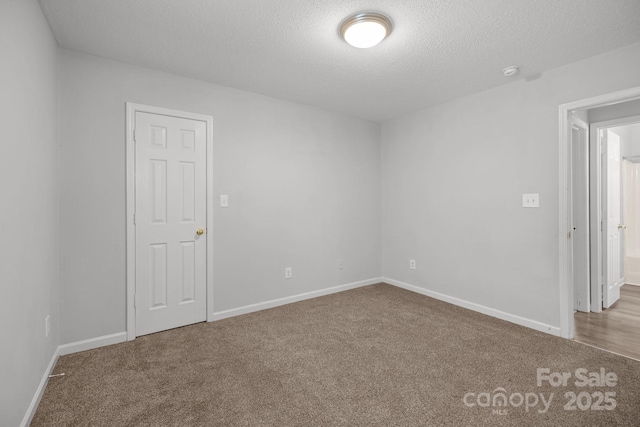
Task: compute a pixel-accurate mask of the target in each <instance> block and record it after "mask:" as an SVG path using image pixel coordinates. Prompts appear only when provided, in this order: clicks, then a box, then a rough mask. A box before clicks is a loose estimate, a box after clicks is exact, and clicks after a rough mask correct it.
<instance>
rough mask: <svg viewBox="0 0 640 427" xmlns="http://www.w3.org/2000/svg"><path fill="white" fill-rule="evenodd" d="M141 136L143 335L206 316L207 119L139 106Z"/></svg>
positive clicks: (138, 205)
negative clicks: (162, 113) (195, 118)
mask: <svg viewBox="0 0 640 427" xmlns="http://www.w3.org/2000/svg"><path fill="white" fill-rule="evenodd" d="M134 141H135V180H136V195H135V199H136V201H135V211H136V212H135V230H136V231H135V236H136V261H135V263H136V267H135V275H136V278H135V280H136V288H135V289H136V290H135V310H136V328H135V329H136V336H140V335H145V334H150V333H153V332H158V331H162V330H166V329H171V328H176V327H179V326H184V325H188V324H191V323H196V322H201V321H204V320H206V256H207V255H206V247H207V245H206V239H207V234H206V231H205V227H206V123H205V122H202V121H197V120H189V119H184V118H179V117H172V116H165V115H160V114H150V113H142V112H136V115H135V131H134ZM199 233H201V234H199Z"/></svg>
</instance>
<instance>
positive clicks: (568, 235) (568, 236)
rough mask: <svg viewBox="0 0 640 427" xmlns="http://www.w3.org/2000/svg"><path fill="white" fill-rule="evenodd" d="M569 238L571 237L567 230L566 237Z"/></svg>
mask: <svg viewBox="0 0 640 427" xmlns="http://www.w3.org/2000/svg"><path fill="white" fill-rule="evenodd" d="M570 238H571V232H570V231H567V239H570Z"/></svg>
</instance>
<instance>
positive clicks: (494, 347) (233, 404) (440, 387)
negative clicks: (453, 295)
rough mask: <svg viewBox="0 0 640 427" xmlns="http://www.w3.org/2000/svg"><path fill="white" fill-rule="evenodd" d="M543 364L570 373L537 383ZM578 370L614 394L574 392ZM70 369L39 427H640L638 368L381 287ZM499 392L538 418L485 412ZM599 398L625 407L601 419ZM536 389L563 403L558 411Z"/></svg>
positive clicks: (85, 356) (53, 390)
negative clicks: (592, 374) (608, 379)
mask: <svg viewBox="0 0 640 427" xmlns="http://www.w3.org/2000/svg"><path fill="white" fill-rule="evenodd" d="M537 368H549V369H550V370H551V372H565V371H566V372H571V373H572V377H571V378H570V379H569V380H568V384H567V386H565V387H563V386H559V387H556V388H554V387H551V386H549V385H548V384H546V383H545V385H544V386H542V387H538V386H537V384H536V369H537ZM579 368H585V369H587V370H588V371H598V372H599V371H600V368H604V369H605V370H606V371H607V372H609V371H611V372H614V373H615V374H617V377H618V381H617V385H616V386H612V387H606V386H605V387H592V388H589V387H586V386H585V387H577V386H576V385H575V384H574V382H575V381H576V378H575V376H574V372H575V370H576V369H579ZM62 372H64V373H65V374H66V375H65V376H63V377H55V378H51V380H50V381H49V385H48V387H47V389H46V391H45V394H44V397H43V399H42V402H41V403H40V406H39V408H38V411H37V413H36V415H35V418H34V420H33V423H32V425H34V426H58V425H64V426H67V425H74V426H75V425H79V426H89V425H91V426H137V425H146V426H188V425H197V426H216V425H220V426H236V425H238V426H259V425H263V426H418V425H438V426H441V425H450V426H463V425H494V426H506V425H513V426H523V425H536V426H537V425H548V426H559V425H563V426H587V425H589V426H596V425H597V426H608V425H612V426H613V425H620V426H637V425H640V424H639V420H640V363H639V362H637V361H633V360H631V359H626V358H624V357H621V356H617V355H614V354H611V353H607V352H604V351H601V350H598V349H595V348H591V347H588V346H585V345H582V344H579V343H575V342H571V341H568V340H563V339H560V338H555V337H552V336H549V335H547V334H543V333H539V332H536V331H533V330H531V329H527V328H523V327H520V326H516V325H513V324H510V323H508V322H504V321H501V320H497V319H494V318H491V317H488V316H484V315H481V314H478V313H475V312H472V311H468V310H465V309H462V308H459V307H456V306H453V305H449V304H446V303H443V302H440V301H436V300H433V299H430V298H427V297H424V296H421V295H417V294H414V293H412V292H408V291H405V290H402V289H397V288H394V287H392V286H389V285H385V284H378V285H373V286H368V287H365V288H360V289H356V290H352V291H348V292H343V293H339V294H335V295H330V296H326V297H321V298H316V299H313V300H308V301H303V302H299V303H296V304H291V305H287V306H283V307H278V308H275V309H271V310H266V311H261V312H258V313H253V314H248V315H244V316H240V317H235V318H231V319H226V320H221V321H218V322H214V323H201V324H197V325H192V326H188V327H184V328H179V329H174V330H171V331H166V332H161V333H158V334H153V335H149V336H145V337H140V338H138V339H136V340H135V341H132V342H127V343H123V344H118V345H114V346H110V347H105V348H101V349H96V350H91V351H86V352H83V353H77V354H73V355H69V356H64V357H62V358H60V361H59V362H58V365H57V366H56V368H55V373H62ZM499 387H502V388H504V389H505V390H506V395H507V396H508V397H510V398H511V400H512V402H513V403H514V404H519V403H520V402H521V398H520V397H519V396H520V395H518V394H517V393H521V395H522V396H526V393H531V394H530V395H529V396H528V399H529V400H530V403H531V405H530V408H529V410H528V411H527V410H526V407H525V404H524V403H523V404H522V405H520V406H517V407H514V406H501V407H500V406H495V407H494V406H488V407H483V406H478V404H477V402H478V394H480V393H483V392H487V393H493V392H494V391H495V390H496V389H497V388H499ZM499 391H500V390H498V391H496V393H498V392H499ZM567 392H574V393H576V394H577V395H578V394H579V393H581V392H582V393H583V395H582V397H581V406H582V408H583V409H580V407H578V406H577V405H576V406H575V408H576V409H575V410H565V409H564V405H565V403H567V402H568V401H569V398H565V393H567ZM598 392H602V393H604V392H615V393H616V395H615V398H614V399H615V401H616V405H617V407H616V408H615V409H614V410H606V409H602V410H595V409H591V406H589V405H588V403H589V402H588V401H587V398H589V400H592V402H591V403H592V404H596V403H597V401H598V400H599V397H598V396H599V395H598ZM467 393H475V395H469V396H467V402H469V403H475V404H476V405H475V406H474V407H468V406H466V405H465V404H464V402H463V398H464V396H465V395H466V394H467ZM533 393H536V396H538V395H539V394H540V393H542V394H543V396H544V398H545V399H546V400H548V399H549V394H550V393H554V397H553V399H552V400H551V404H550V407H549V408H550V409H549V410H548V412H546V413H539V412H538V409H540V410H542V409H543V408H544V405H543V403H542V402H541V401H540V402H539V403H538V405H537V406H535V407H534V406H533V402H534V398H533ZM594 393H595V394H594ZM587 395H588V396H587ZM592 395H593V396H592ZM486 398H487V396H486V395H481V396H480V402H481V403H483V404H484V402H485V401H486ZM538 399H539V398H538ZM496 403H498V402H497V401H496ZM507 404H509V403H508V402H507ZM595 406H596V407H598V406H602V407H605V406H609V407H610V406H612V403H611V402H609V403H608V404H605V402H602V405H595ZM494 410H496V411H497V410H502V411H505V410H506V414H503V415H500V414H498V413H495V412H494ZM503 413H504V412H503Z"/></svg>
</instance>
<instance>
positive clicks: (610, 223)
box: [602, 129, 624, 308]
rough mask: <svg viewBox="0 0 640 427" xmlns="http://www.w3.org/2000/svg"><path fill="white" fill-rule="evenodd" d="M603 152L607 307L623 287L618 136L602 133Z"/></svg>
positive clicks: (603, 298)
mask: <svg viewBox="0 0 640 427" xmlns="http://www.w3.org/2000/svg"><path fill="white" fill-rule="evenodd" d="M602 132H603V133H602V144H603V145H602V152H603V160H604V161H603V173H602V176H603V179H604V180H605V182H604V183H603V186H602V187H603V206H604V209H605V212H603V215H602V217H603V218H604V224H603V231H604V232H605V233H606V235H605V239H604V241H605V242H606V243H605V245H604V248H603V250H604V254H603V258H604V262H603V269H604V271H603V278H604V289H603V293H602V306H603V307H604V308H608V307H610V306H611V305H613V304H614V303H615V302H616V301H617V300H618V299H619V298H620V287H621V286H622V285H623V284H624V277H623V276H624V271H623V270H622V268H621V265H622V264H621V263H622V259H623V258H622V240H621V233H622V230H621V228H620V226H621V207H622V198H621V197H622V195H621V180H622V175H621V170H620V164H621V161H622V160H621V157H620V137H619V136H618V135H617V134H616V133H614V132H612V131H611V130H608V129H607V130H603V131H602Z"/></svg>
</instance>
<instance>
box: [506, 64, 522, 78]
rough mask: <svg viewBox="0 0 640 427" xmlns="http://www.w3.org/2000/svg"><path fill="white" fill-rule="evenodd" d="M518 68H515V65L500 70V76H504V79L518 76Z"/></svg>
mask: <svg viewBox="0 0 640 427" xmlns="http://www.w3.org/2000/svg"><path fill="white" fill-rule="evenodd" d="M518 71H519V69H518V67H516V66H515V65H511V66H509V67H506V68H504V69H503V70H502V74H504V76H505V77H511V76H515V75H516V74H518Z"/></svg>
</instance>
